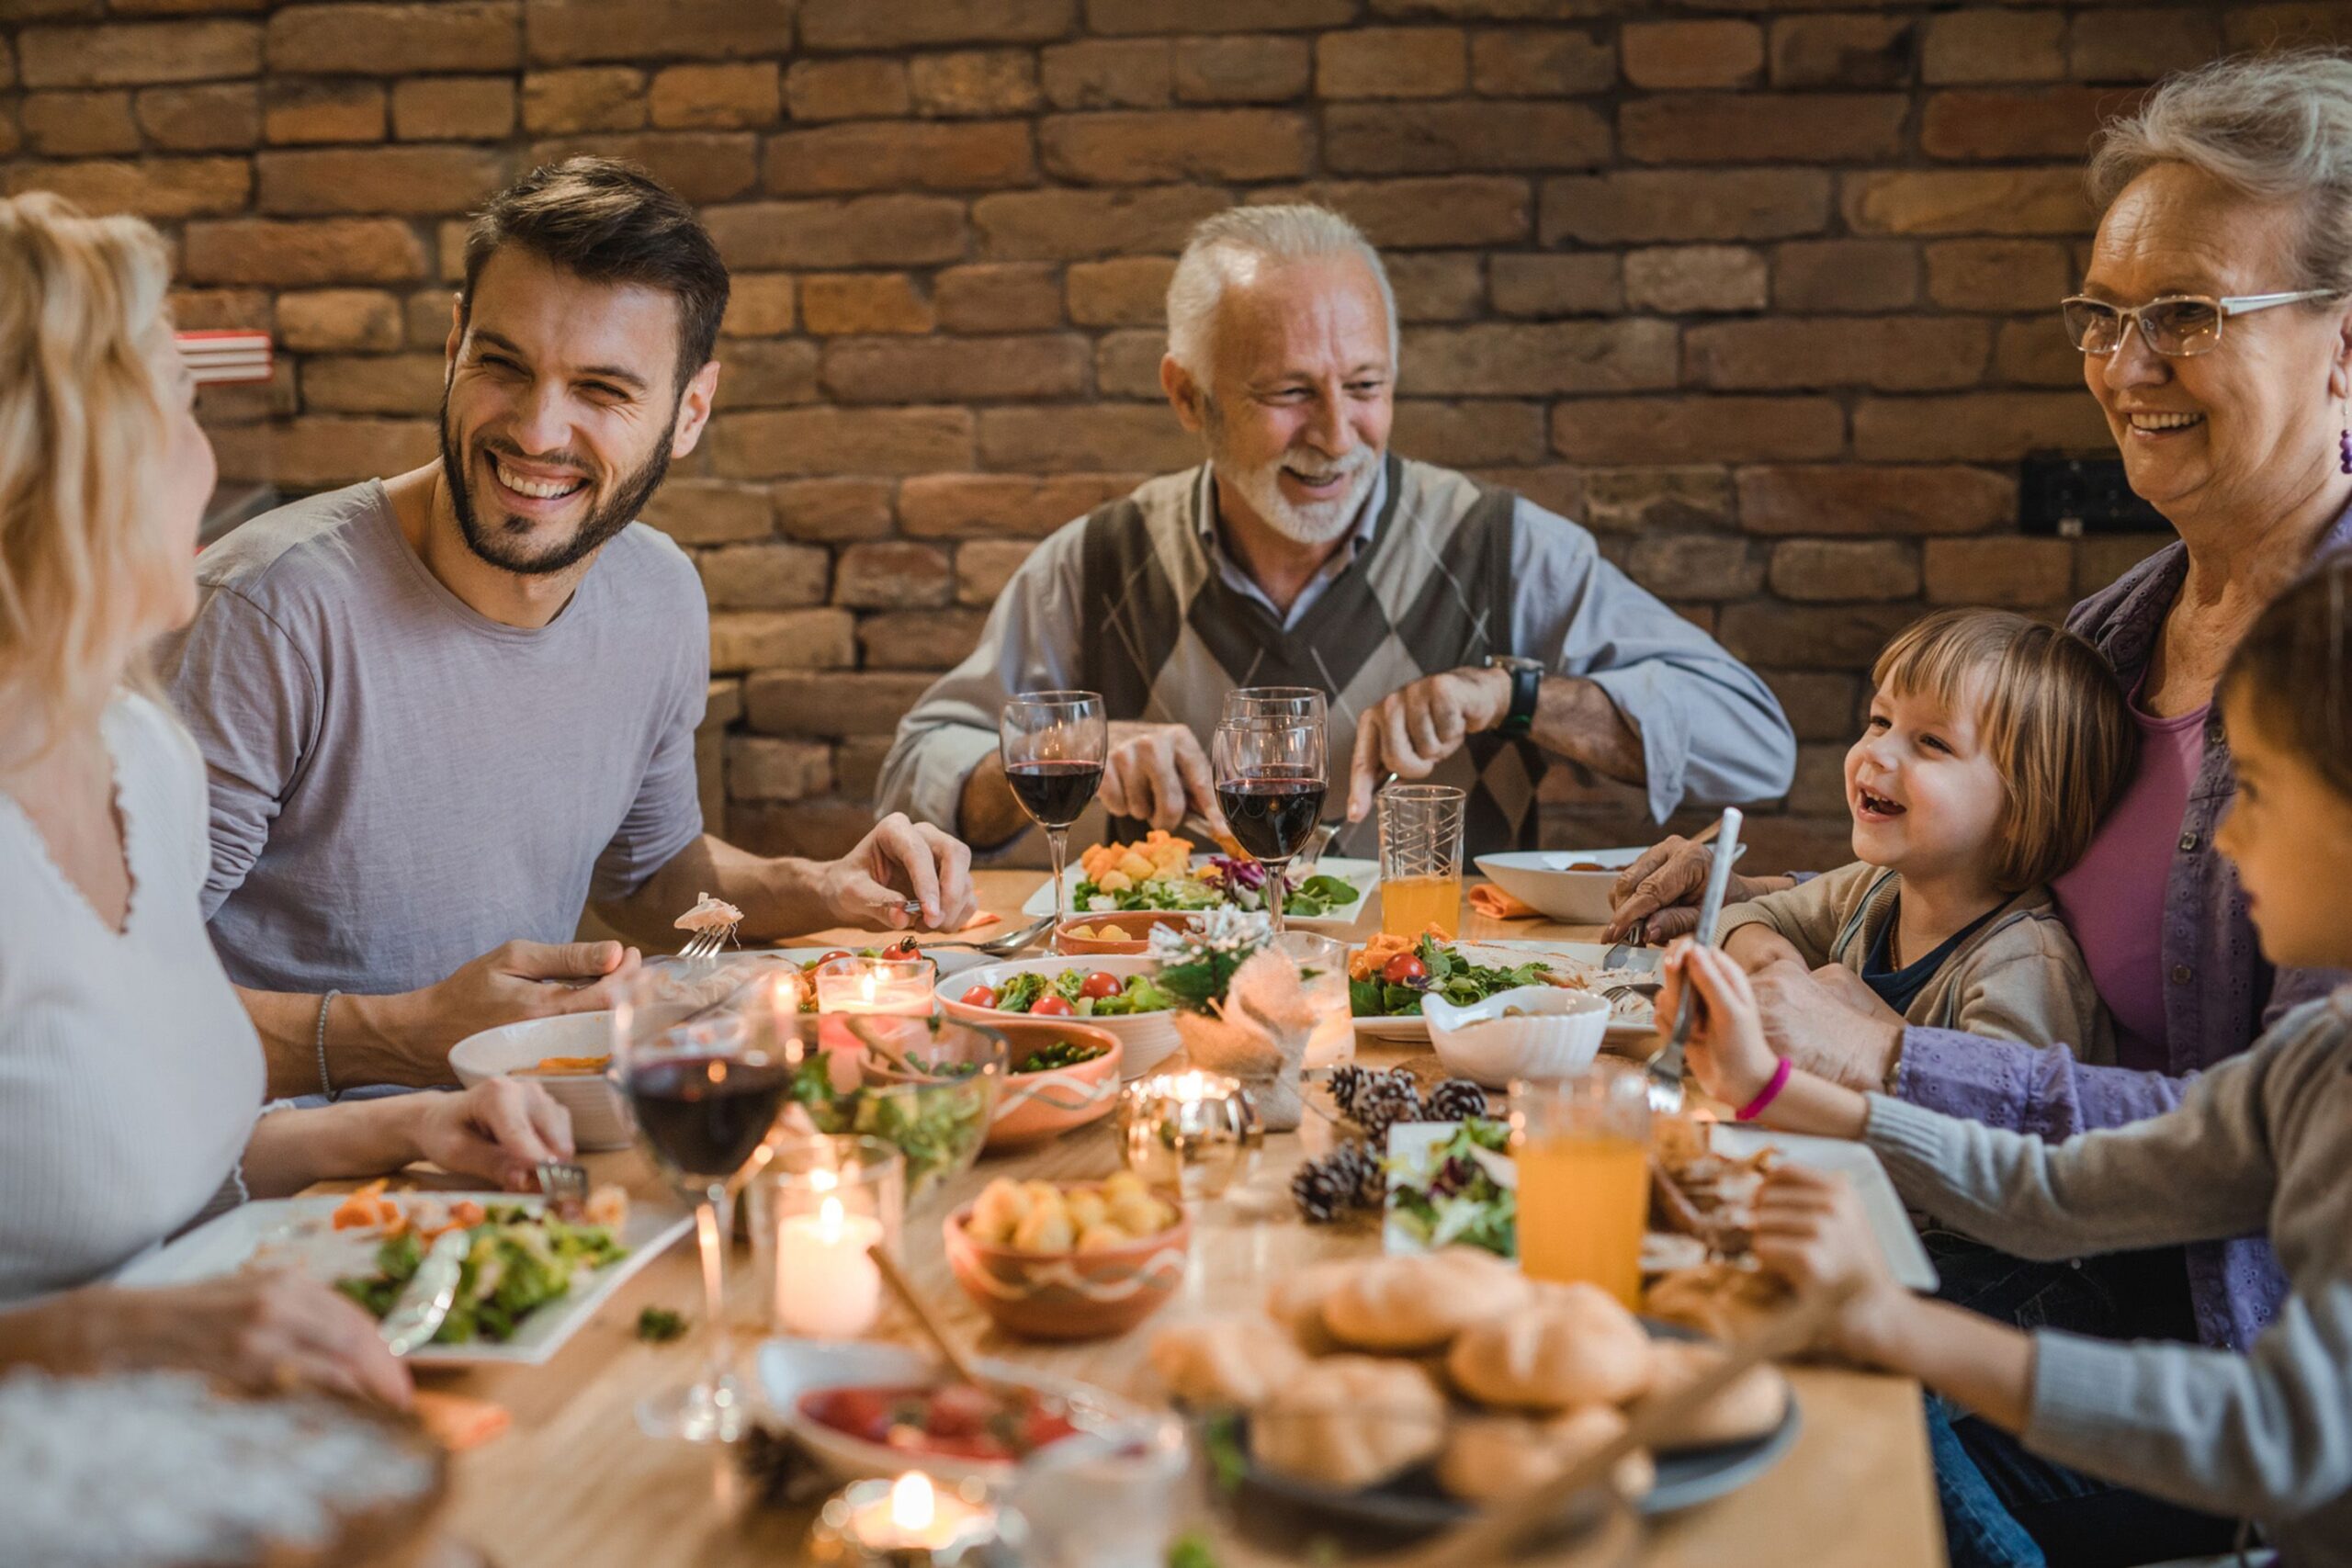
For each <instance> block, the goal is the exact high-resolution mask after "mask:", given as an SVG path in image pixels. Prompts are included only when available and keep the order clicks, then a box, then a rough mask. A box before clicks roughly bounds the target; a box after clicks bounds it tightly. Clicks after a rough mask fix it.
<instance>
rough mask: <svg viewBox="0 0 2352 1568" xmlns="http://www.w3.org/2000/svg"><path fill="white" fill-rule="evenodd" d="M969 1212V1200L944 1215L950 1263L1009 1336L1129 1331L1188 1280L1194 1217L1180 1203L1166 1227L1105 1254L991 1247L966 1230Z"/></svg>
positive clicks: (958, 1278)
mask: <svg viewBox="0 0 2352 1568" xmlns="http://www.w3.org/2000/svg"><path fill="white" fill-rule="evenodd" d="M1170 1201H1173V1200H1170ZM971 1217H972V1206H971V1205H970V1204H969V1203H967V1204H965V1205H964V1206H963V1207H962V1208H960V1209H958V1210H956V1212H955V1213H952V1214H950V1215H948V1216H947V1220H946V1223H945V1224H944V1227H943V1228H944V1234H945V1236H946V1241H947V1264H948V1267H949V1268H950V1269H953V1270H954V1271H955V1274H956V1283H957V1284H958V1285H961V1286H962V1287H963V1288H964V1293H965V1294H966V1295H967V1296H969V1297H971V1298H972V1300H973V1301H974V1302H976V1303H978V1305H979V1308H980V1310H981V1311H983V1312H985V1313H987V1314H989V1317H991V1318H993V1319H994V1320H995V1321H996V1325H997V1326H998V1327H1000V1328H1001V1329H1003V1330H1004V1331H1005V1332H1006V1333H1008V1334H1015V1335H1019V1336H1021V1337H1023V1338H1027V1339H1100V1338H1104V1337H1109V1336H1111V1335H1114V1334H1125V1332H1126V1331H1127V1330H1128V1329H1130V1328H1133V1327H1134V1326H1136V1325H1137V1324H1139V1323H1141V1322H1142V1321H1143V1320H1144V1319H1145V1318H1147V1317H1149V1316H1150V1315H1151V1314H1153V1313H1154V1312H1157V1311H1158V1310H1159V1306H1160V1303H1163V1302H1165V1301H1167V1300H1168V1298H1169V1297H1170V1296H1172V1295H1174V1294H1175V1293H1176V1291H1177V1288H1178V1287H1179V1286H1181V1285H1182V1283H1183V1282H1184V1261H1185V1257H1186V1254H1187V1253H1188V1252H1189V1250H1190V1249H1191V1247H1192V1241H1193V1217H1192V1215H1191V1214H1190V1213H1187V1212H1186V1211H1185V1209H1184V1206H1183V1205H1182V1203H1178V1204H1176V1223H1175V1224H1173V1225H1171V1226H1170V1227H1169V1228H1168V1229H1167V1230H1164V1231H1161V1232H1160V1233H1159V1235H1148V1236H1145V1237H1143V1238H1142V1239H1141V1240H1138V1241H1135V1242H1131V1243H1129V1244H1128V1245H1127V1246H1125V1247H1112V1248H1109V1249H1107V1250H1105V1251H1103V1252H1016V1251H1014V1250H1013V1249H1012V1248H1011V1247H994V1246H991V1245H989V1243H987V1242H984V1241H981V1240H980V1239H979V1238H978V1237H977V1236H975V1235H972V1234H971V1232H970V1231H969V1230H967V1228H966V1227H965V1222H966V1221H967V1220H969V1219H970V1218H971Z"/></svg>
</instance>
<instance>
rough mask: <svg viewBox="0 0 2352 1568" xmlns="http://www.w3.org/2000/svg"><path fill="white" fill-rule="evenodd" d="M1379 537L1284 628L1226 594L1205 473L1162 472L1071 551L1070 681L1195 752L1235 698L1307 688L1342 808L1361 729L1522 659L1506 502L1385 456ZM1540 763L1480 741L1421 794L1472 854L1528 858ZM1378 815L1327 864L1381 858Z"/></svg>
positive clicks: (1450, 475) (1515, 746)
mask: <svg viewBox="0 0 2352 1568" xmlns="http://www.w3.org/2000/svg"><path fill="white" fill-rule="evenodd" d="M1387 463H1388V484H1387V494H1386V498H1385V504H1384V505H1383V507H1382V510H1381V513H1380V516H1379V518H1378V520H1377V521H1376V523H1375V524H1374V528H1373V534H1372V537H1371V538H1370V539H1369V540H1368V541H1366V542H1365V543H1364V544H1363V546H1362V547H1360V548H1358V550H1357V551H1356V555H1355V558H1354V559H1352V560H1351V561H1350V562H1349V563H1348V565H1347V567H1346V569H1345V570H1342V571H1341V572H1340V574H1339V576H1338V577H1336V578H1334V579H1333V580H1332V581H1330V582H1329V584H1328V585H1327V586H1326V587H1325V589H1324V591H1323V594H1322V596H1321V597H1320V598H1318V599H1317V600H1316V601H1315V603H1314V604H1312V605H1310V606H1309V607H1308V609H1307V611H1306V614H1305V615H1302V616H1300V617H1299V619H1298V622H1297V624H1296V625H1295V626H1290V627H1288V628H1285V627H1283V625H1282V624H1281V623H1280V621H1279V620H1277V619H1276V617H1275V615H1274V614H1273V612H1272V611H1271V610H1269V609H1268V608H1267V607H1266V606H1265V605H1264V604H1260V603H1259V602H1258V601H1257V600H1255V599H1252V598H1250V597H1249V596H1247V595H1245V594H1242V593H1239V592H1235V591H1234V590H1233V589H1232V588H1230V587H1228V586H1227V584H1226V581H1225V580H1224V577H1223V576H1222V575H1221V574H1220V573H1219V572H1218V571H1217V570H1216V562H1215V561H1213V560H1212V559H1211V558H1210V557H1209V554H1208V552H1207V549H1206V548H1205V547H1204V545H1203V543H1202V539H1201V534H1202V520H1201V517H1200V507H1201V494H1202V485H1201V470H1200V469H1199V468H1189V469H1186V470H1185V471H1184V472H1182V473H1177V474H1167V475H1163V476H1161V477H1160V478H1159V479H1152V480H1150V481H1149V482H1148V483H1146V484H1144V485H1142V486H1140V487H1138V488H1137V489H1136V491H1134V492H1133V493H1132V494H1130V495H1127V496H1125V497H1122V498H1121V499H1119V500H1117V501H1114V502H1108V503H1106V504H1105V505H1103V506H1102V507H1099V508H1097V509H1096V510H1095V511H1094V512H1093V513H1091V514H1090V515H1089V516H1088V518H1087V520H1086V525H1085V534H1084V537H1083V543H1082V546H1081V551H1080V561H1081V570H1082V574H1083V584H1084V586H1083V595H1084V596H1083V598H1082V600H1081V601H1080V603H1081V604H1082V605H1083V608H1084V614H1085V618H1084V623H1083V624H1084V626H1085V628H1086V636H1085V646H1084V649H1083V650H1082V653H1081V656H1080V660H1081V670H1082V675H1081V682H1082V683H1083V685H1084V686H1085V688H1086V689H1087V690H1089V691H1095V692H1100V693H1102V694H1103V700H1104V704H1105V706H1106V707H1107V709H1108V711H1109V714H1110V716H1111V717H1112V718H1114V719H1139V720H1145V721H1148V722H1152V723H1160V724H1182V725H1183V726H1184V727H1186V728H1189V729H1191V730H1192V731H1193V734H1194V735H1196V736H1197V737H1199V739H1200V741H1201V744H1202V746H1203V747H1204V749H1205V748H1206V747H1207V745H1208V742H1209V739H1210V737H1211V735H1212V734H1213V733H1214V732H1215V730H1216V722H1217V719H1218V718H1219V717H1220V716H1221V715H1222V713H1223V711H1224V703H1225V694H1226V693H1227V692H1228V691H1231V690H1232V689H1233V688H1235V687H1237V686H1316V687H1319V688H1321V689H1322V691H1323V693H1324V694H1325V696H1326V697H1327V698H1328V700H1329V707H1330V737H1329V745H1330V753H1329V755H1330V763H1329V770H1330V777H1331V788H1332V790H1333V792H1334V795H1333V798H1331V799H1329V800H1328V801H1327V803H1326V806H1325V811H1326V814H1327V815H1329V814H1334V813H1336V810H1337V808H1338V807H1339V806H1340V804H1341V802H1340V798H1339V792H1340V791H1342V790H1344V789H1345V787H1346V783H1347V775H1348V762H1349V759H1350V757H1351V755H1352V754H1353V748H1354V745H1355V736H1356V719H1357V716H1359V715H1360V714H1362V713H1363V711H1364V710H1365V709H1367V708H1369V707H1371V706H1372V705H1374V704H1375V703H1377V702H1378V701H1379V700H1380V699H1381V698H1383V697H1385V696H1386V695H1388V694H1390V693H1391V692H1394V691H1396V690H1397V689H1398V688H1399V687H1402V686H1405V685H1408V684H1409V683H1410V682H1414V681H1418V680H1419V679H1420V678H1421V677H1422V676H1424V675H1430V674H1435V673H1437V672H1438V671H1444V670H1453V669H1457V668H1459V667H1461V666H1463V665H1465V664H1466V665H1478V664H1483V663H1485V662H1486V660H1487V657H1488V656H1489V655H1491V654H1497V653H1509V652H1512V651H1515V650H1514V649H1511V648H1510V595H1511V581H1510V560H1511V526H1512V512H1513V508H1514V506H1515V503H1516V502H1517V499H1518V498H1517V497H1515V496H1514V495H1512V494H1511V493H1510V491H1502V490H1494V489H1490V488H1488V487H1487V486H1484V485H1480V484H1477V483H1475V482H1474V481H1472V480H1471V479H1468V478H1466V477H1465V476H1464V475H1461V474H1458V473H1455V472H1453V471H1452V470H1451V469H1447V468H1433V467H1431V466H1430V465H1429V464H1426V463H1416V462H1410V461H1408V460H1406V459H1404V458H1400V457H1396V456H1394V455H1393V454H1392V455H1391V456H1390V457H1388V459H1387ZM1543 770H1544V760H1543V753H1542V752H1541V751H1539V750H1537V749H1536V748H1535V746H1534V745H1533V744H1532V743H1531V742H1529V741H1526V740H1508V739H1502V738H1501V737H1499V736H1497V735H1494V734H1491V733H1489V734H1485V735H1474V736H1472V737H1471V738H1470V739H1469V741H1468V742H1467V744H1465V745H1464V747H1463V748H1462V750H1459V751H1456V752H1455V753H1454V754H1453V756H1451V757H1449V758H1447V759H1446V760H1445V761H1443V762H1442V763H1440V764H1439V766H1438V769H1437V771H1436V772H1435V773H1433V774H1431V775H1430V779H1429V781H1428V782H1430V783H1432V784H1456V785H1459V786H1460V787H1461V788H1462V789H1464V791H1465V792H1467V795H1468V803H1467V814H1466V817H1467V819H1466V821H1465V824H1464V850H1465V852H1466V853H1468V854H1483V853H1489V852H1495V851H1498V850H1506V849H1514V848H1532V847H1533V846H1534V842H1535V831H1536V809H1535V788H1536V784H1537V783H1538V782H1539V781H1540V780H1541V778H1542V777H1543ZM1377 815H1378V814H1377V813H1376V812H1375V813H1374V815H1373V816H1372V817H1369V818H1366V819H1365V820H1364V821H1363V822H1362V823H1360V824H1358V825H1357V826H1356V827H1355V828H1354V829H1350V830H1349V831H1348V832H1346V833H1343V834H1342V835H1341V837H1340V842H1339V843H1338V844H1336V845H1335V846H1334V851H1335V852H1339V853H1348V854H1371V853H1376V852H1377V840H1376V836H1375V835H1376V833H1377V828H1376V826H1375V824H1376V820H1377Z"/></svg>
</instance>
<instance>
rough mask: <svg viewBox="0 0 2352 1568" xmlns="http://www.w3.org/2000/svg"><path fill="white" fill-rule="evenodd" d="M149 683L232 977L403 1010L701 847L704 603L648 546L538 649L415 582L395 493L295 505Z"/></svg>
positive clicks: (685, 565) (269, 522) (236, 555)
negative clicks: (423, 989)
mask: <svg viewBox="0 0 2352 1568" xmlns="http://www.w3.org/2000/svg"><path fill="white" fill-rule="evenodd" d="M197 580H198V589H199V591H200V594H201V603H200V607H199V608H198V611H197V615H196V619H195V620H194V621H193V622H192V623H191V624H190V625H189V626H188V627H187V629H186V630H185V631H184V632H181V633H179V634H177V635H175V637H171V638H168V639H167V640H166V642H165V644H164V647H163V648H162V649H160V650H159V661H160V664H161V667H162V671H163V673H164V681H165V682H166V684H167V685H168V686H169V688H170V691H171V694H172V698H173V701H174V704H175V705H176V706H177V708H178V710H179V713H180V716H181V717H182V718H184V719H186V720H187V726H188V728H190V729H191V730H193V731H194V732H195V734H196V739H197V743H198V745H199V746H200V747H201V748H202V749H203V751H204V760H205V766H206V771H207V773H208V774H209V782H210V786H211V787H210V795H211V807H210V810H211V832H212V863H211V872H210V874H209V877H208V878H207V880H206V883H205V888H204V906H205V916H206V918H207V919H209V920H210V922H211V931H212V941H213V945H214V946H215V947H217V948H218V949H219V950H220V961H221V963H222V964H223V965H224V966H225V967H226V968H227V969H228V971H229V977H230V978H231V979H232V980H234V981H235V982H236V983H237V984H239V985H241V986H248V987H254V988H256V989H261V990H272V991H310V992H317V991H324V990H326V989H328V988H329V987H334V988H335V989H339V990H345V991H354V992H368V993H374V992H389V991H405V990H411V989H413V988H415V987H420V986H426V985H430V984H432V983H433V982H435V981H436V980H439V979H441V978H443V977H444V976H447V975H448V973H449V972H450V971H451V970H453V969H456V968H457V967H458V965H459V964H464V963H465V962H466V961H467V960H469V959H471V958H474V957H477V956H479V955H480V954H481V953H487V952H488V951H490V950H491V949H492V948H493V947H496V946H497V945H498V944H499V943H501V942H507V941H510V940H514V939H517V938H521V939H526V940H530V941H535V942H569V941H570V940H571V935H572V932H573V931H574V929H575V928H576V926H577V924H578V921H579V918H580V912H581V909H582V907H583V906H584V905H585V903H586V902H587V901H588V900H589V899H590V898H592V897H594V898H607V897H618V896H621V895H624V894H627V893H629V892H632V891H634V890H635V889H636V888H637V887H638V886H640V885H641V884H642V883H643V882H644V881H645V879H646V878H647V877H649V876H650V875H651V874H653V873H654V872H655V871H657V870H659V869H660V868H661V867H662V865H663V864H664V863H667V862H668V861H669V860H670V859H671V858H672V857H673V856H674V855H675V854H677V853H678V852H680V851H681V850H683V849H684V848H685V847H686V846H687V845H688V844H690V843H692V842H693V841H694V840H695V837H696V836H697V835H698V834H699V833H700V832H701V831H702V810H701V806H700V803H699V800H698V797H697V795H696V793H695V745H694V735H695V726H696V725H697V724H699V723H700V722H701V719H702V714H703V707H704V703H705V700H706V698H707V693H708V680H709V661H710V640H709V629H708V611H707V609H706V607H705V604H704V600H703V592H702V584H701V581H700V580H699V579H698V578H697V577H696V575H695V570H694V567H693V565H692V563H691V562H689V561H688V560H687V559H686V558H685V554H684V551H682V550H680V549H679V548H678V547H676V546H675V545H674V544H673V543H671V542H670V540H669V539H668V538H667V537H666V536H663V535H662V534H660V533H658V532H656V531H655V530H653V529H651V528H649V527H647V526H646V525H643V524H632V525H629V526H628V528H626V529H624V530H623V531H622V532H621V533H620V534H619V535H618V536H616V537H615V538H614V539H613V541H612V542H611V543H610V544H608V545H606V546H605V548H604V550H603V552H602V553H601V554H600V555H599V556H598V557H597V558H596V561H595V564H594V566H592V567H591V568H590V569H589V571H588V574H587V575H586V577H584V578H583V579H582V581H581V583H580V587H579V589H578V591H577V592H574V593H573V595H572V597H571V603H570V604H566V605H565V606H564V608H563V610H562V612H561V613H560V615H557V616H556V618H555V619H554V620H553V621H551V622H549V623H548V625H547V626H542V627H539V628H537V630H526V629H523V628H520V627H515V626H503V625H501V624H499V623H498V622H495V621H492V620H491V619H489V618H488V617H486V616H484V615H480V614H478V613H476V612H475V611H474V610H472V609H471V608H469V607H468V606H467V604H465V603H464V602H463V601H462V600H460V599H458V597H457V595H455V594H454V593H451V592H449V591H448V589H447V588H445V587H443V586H442V584H441V582H440V581H439V580H438V579H436V578H435V577H434V575H433V574H432V573H431V572H430V571H428V570H425V566H424V562H423V561H422V560H420V559H418V558H417V556H416V553H415V552H414V551H413V550H412V549H411V548H410V547H409V544H408V541H407V539H406V538H405V537H403V536H402V535H401V531H400V526H399V525H398V523H397V522H396V521H395V520H394V518H393V515H392V509H391V503H390V499H389V498H388V497H387V496H386V494H385V492H384V487H383V486H382V485H381V484H379V483H378V482H376V481H374V480H369V481H368V482H367V483H364V484H358V485H354V486H352V487H351V488H349V489H347V490H340V491H333V492H331V493H328V494H325V495H317V496H312V497H310V498H309V499H307V500H304V501H299V502H294V503H293V504H292V505H290V506H286V507H282V508H280V509H279V510H277V511H276V512H272V513H268V514H267V515H266V516H262V517H257V518H255V519H254V521H252V522H250V523H248V524H246V525H244V526H243V527H242V528H239V529H238V530H237V531H236V532H235V533H233V534H232V535H230V536H228V537H227V538H225V539H223V540H221V541H220V543H219V544H217V545H215V546H213V547H211V548H209V549H208V550H207V551H205V553H204V554H203V556H202V557H201V558H199V559H198V563H197Z"/></svg>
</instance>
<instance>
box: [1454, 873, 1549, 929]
mask: <svg viewBox="0 0 2352 1568" xmlns="http://www.w3.org/2000/svg"><path fill="white" fill-rule="evenodd" d="M1470 909H1471V912H1472V913H1473V914H1478V915H1484V916H1486V917H1487V919H1490V920H1523V919H1527V918H1528V917H1529V916H1531V915H1534V914H1538V913H1541V911H1540V910H1538V909H1537V908H1535V906H1534V905H1532V904H1531V903H1529V902H1528V901H1527V900H1526V899H1524V898H1516V897H1512V896H1511V895H1510V894H1508V893H1506V892H1504V891H1503V890H1502V889H1501V888H1499V887H1498V886H1495V885H1494V884H1493V883H1491V882H1480V883H1476V884H1474V885H1473V886H1472V887H1471V889H1470Z"/></svg>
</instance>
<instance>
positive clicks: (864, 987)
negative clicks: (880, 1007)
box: [857, 969, 874, 1002]
mask: <svg viewBox="0 0 2352 1568" xmlns="http://www.w3.org/2000/svg"><path fill="white" fill-rule="evenodd" d="M857 986H858V989H859V991H860V992H862V993H863V994H864V997H865V1000H866V1001H869V1002H871V1001H872V1000H873V999H874V971H873V970H871V969H869V970H867V971H866V972H865V974H863V975H861V976H858V977H857Z"/></svg>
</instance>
